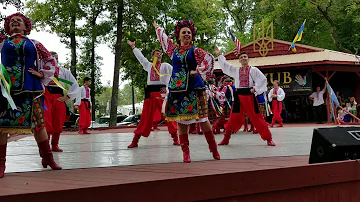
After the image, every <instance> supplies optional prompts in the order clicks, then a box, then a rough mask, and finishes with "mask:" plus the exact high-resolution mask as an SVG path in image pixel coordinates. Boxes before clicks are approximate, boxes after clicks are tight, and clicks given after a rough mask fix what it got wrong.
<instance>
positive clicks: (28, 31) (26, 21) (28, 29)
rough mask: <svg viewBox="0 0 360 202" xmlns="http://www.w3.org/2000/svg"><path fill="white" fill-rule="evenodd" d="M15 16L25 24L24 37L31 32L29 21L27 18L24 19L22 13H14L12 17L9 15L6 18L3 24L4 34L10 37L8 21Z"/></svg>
mask: <svg viewBox="0 0 360 202" xmlns="http://www.w3.org/2000/svg"><path fill="white" fill-rule="evenodd" d="M15 16H19V17H21V18H22V19H23V20H24V23H25V27H26V29H25V33H24V34H25V35H29V34H30V31H31V21H30V19H29V18H28V17H26V16H25V15H23V14H22V13H14V14H12V15H9V16H7V17H6V19H5V22H4V28H5V32H6V33H7V34H9V35H11V33H10V20H11V18H13V17H15Z"/></svg>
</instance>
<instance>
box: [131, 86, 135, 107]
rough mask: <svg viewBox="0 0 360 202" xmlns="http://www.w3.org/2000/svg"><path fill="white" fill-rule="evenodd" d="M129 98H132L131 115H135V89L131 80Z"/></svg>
mask: <svg viewBox="0 0 360 202" xmlns="http://www.w3.org/2000/svg"><path fill="white" fill-rule="evenodd" d="M131 97H132V108H133V114H135V89H134V83H133V81H132V79H131Z"/></svg>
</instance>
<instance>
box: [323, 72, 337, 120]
mask: <svg viewBox="0 0 360 202" xmlns="http://www.w3.org/2000/svg"><path fill="white" fill-rule="evenodd" d="M328 77H329V72H328V71H326V78H328ZM324 79H325V78H324ZM325 82H326V81H325ZM328 82H329V81H328ZM326 111H327V122H328V123H330V121H331V120H330V95H329V93H326ZM334 111H335V110H334ZM334 119H335V117H334ZM335 123H336V122H335Z"/></svg>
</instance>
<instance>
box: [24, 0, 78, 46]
mask: <svg viewBox="0 0 360 202" xmlns="http://www.w3.org/2000/svg"><path fill="white" fill-rule="evenodd" d="M26 7H27V8H28V9H27V10H28V12H27V15H28V16H29V17H30V18H31V20H32V22H33V24H34V27H35V28H36V29H37V30H40V29H42V30H46V31H49V32H51V33H56V34H57V35H58V36H59V37H60V38H61V42H62V43H65V44H66V45H67V46H68V47H70V33H71V32H72V31H78V30H77V27H72V26H71V23H70V21H71V17H72V16H75V17H76V19H82V18H83V17H84V16H85V13H84V12H83V11H82V10H81V9H80V6H79V1H77V0H47V1H41V2H39V1H37V0H29V1H27V3H26Z"/></svg>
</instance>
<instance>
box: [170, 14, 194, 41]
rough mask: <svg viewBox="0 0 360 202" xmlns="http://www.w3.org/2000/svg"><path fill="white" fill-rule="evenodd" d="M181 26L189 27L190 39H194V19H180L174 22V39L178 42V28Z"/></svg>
mask: <svg viewBox="0 0 360 202" xmlns="http://www.w3.org/2000/svg"><path fill="white" fill-rule="evenodd" d="M183 27H188V28H190V30H191V34H192V39H191V40H192V41H194V40H195V35H196V27H195V24H194V21H192V20H181V21H178V22H176V24H175V27H174V30H175V31H174V35H175V38H176V41H177V42H178V44H180V40H179V37H180V30H181V28H183Z"/></svg>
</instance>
